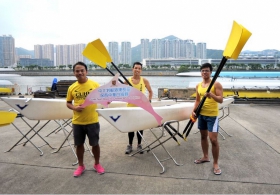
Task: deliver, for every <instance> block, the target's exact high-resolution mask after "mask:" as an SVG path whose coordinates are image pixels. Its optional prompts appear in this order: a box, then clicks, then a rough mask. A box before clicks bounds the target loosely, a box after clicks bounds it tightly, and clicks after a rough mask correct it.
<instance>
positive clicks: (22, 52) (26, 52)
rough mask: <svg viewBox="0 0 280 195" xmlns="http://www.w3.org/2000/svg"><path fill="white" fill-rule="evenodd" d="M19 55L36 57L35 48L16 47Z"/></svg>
mask: <svg viewBox="0 0 280 195" xmlns="http://www.w3.org/2000/svg"><path fill="white" fill-rule="evenodd" d="M16 53H17V55H18V56H19V55H31V58H34V50H27V49H24V48H22V47H16Z"/></svg>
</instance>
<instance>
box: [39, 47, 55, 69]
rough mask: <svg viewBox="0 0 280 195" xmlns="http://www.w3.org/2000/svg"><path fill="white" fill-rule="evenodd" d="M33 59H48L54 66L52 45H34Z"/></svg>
mask: <svg viewBox="0 0 280 195" xmlns="http://www.w3.org/2000/svg"><path fill="white" fill-rule="evenodd" d="M34 58H35V59H49V60H50V61H51V62H52V66H54V45H53V44H46V45H34Z"/></svg>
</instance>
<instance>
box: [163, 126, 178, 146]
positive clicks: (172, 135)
mask: <svg viewBox="0 0 280 195" xmlns="http://www.w3.org/2000/svg"><path fill="white" fill-rule="evenodd" d="M164 129H165V130H166V131H167V133H168V134H169V135H170V136H171V137H172V138H173V139H174V140H175V142H177V143H178V145H180V142H178V140H177V138H176V137H175V135H174V134H173V133H171V131H170V129H169V128H168V127H167V126H165V127H164Z"/></svg>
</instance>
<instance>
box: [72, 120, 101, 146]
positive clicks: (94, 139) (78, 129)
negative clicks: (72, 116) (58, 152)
mask: <svg viewBox="0 0 280 195" xmlns="http://www.w3.org/2000/svg"><path fill="white" fill-rule="evenodd" d="M72 127H73V133H74V144H75V145H76V146H78V145H83V144H84V143H85V140H86V135H87V137H88V140H89V145H91V146H96V145H98V142H99V132H100V125H99V122H98V123H93V124H89V125H76V124H72Z"/></svg>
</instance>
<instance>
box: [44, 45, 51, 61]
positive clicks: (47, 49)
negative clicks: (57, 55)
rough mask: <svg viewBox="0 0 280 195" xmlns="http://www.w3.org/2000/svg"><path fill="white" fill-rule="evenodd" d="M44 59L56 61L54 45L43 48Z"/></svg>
mask: <svg viewBox="0 0 280 195" xmlns="http://www.w3.org/2000/svg"><path fill="white" fill-rule="evenodd" d="M42 54H43V55H42V58H43V59H50V60H51V61H54V45H53V44H46V45H43V46H42Z"/></svg>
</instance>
